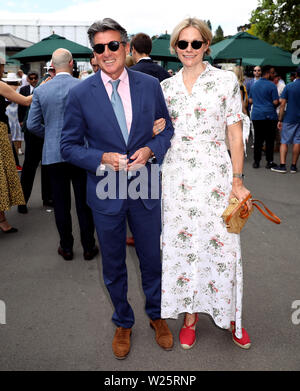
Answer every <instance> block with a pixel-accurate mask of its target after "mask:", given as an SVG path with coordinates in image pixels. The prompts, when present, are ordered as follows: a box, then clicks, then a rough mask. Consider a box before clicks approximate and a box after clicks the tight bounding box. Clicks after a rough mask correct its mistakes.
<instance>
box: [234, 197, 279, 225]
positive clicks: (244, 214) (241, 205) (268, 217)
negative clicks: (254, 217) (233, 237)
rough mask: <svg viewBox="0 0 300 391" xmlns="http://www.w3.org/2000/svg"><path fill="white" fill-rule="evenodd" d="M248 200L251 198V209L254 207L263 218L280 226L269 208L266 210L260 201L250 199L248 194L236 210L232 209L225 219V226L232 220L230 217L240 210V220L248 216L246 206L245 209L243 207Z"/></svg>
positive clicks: (276, 217) (277, 218)
mask: <svg viewBox="0 0 300 391" xmlns="http://www.w3.org/2000/svg"><path fill="white" fill-rule="evenodd" d="M250 198H251V201H252V206H253V207H254V206H255V207H256V208H257V209H258V210H259V211H260V213H261V214H262V215H263V216H264V217H266V218H267V219H268V220H270V221H272V222H273V223H275V224H280V223H281V220H280V218H279V217H278V216H276V215H275V214H274V213H273V212H272V211H271V210H270V209H269V208H267V207H266V205H265V204H264V203H263V202H262V201H260V200H257V199H252V195H251V194H248V196H247V197H246V198H244V199H243V200H242V201H241V202H240V203H239V204H238V205H237V206H236V208H234V209H233V211H232V212H231V213H230V215H228V216H227V218H226V223H227V224H228V223H229V221H230V219H231V218H232V216H233V215H234V214H235V213H236V212H237V211H238V210H239V209H241V208H242V211H241V214H240V217H241V218H246V217H248V216H249V210H248V208H247V206H246V207H245V206H244V205H245V203H246V202H247V201H248V200H249V199H250ZM257 202H259V203H260V204H262V206H263V207H264V208H265V210H266V211H267V213H268V214H267V213H266V212H265V211H264V210H263V209H262V208H261V207H260V206H259V205H257Z"/></svg>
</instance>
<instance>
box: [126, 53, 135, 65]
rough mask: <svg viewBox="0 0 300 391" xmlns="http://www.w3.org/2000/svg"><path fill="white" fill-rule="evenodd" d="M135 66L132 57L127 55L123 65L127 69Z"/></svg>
mask: <svg viewBox="0 0 300 391" xmlns="http://www.w3.org/2000/svg"><path fill="white" fill-rule="evenodd" d="M134 64H135V62H134V59H133V57H132V56H131V55H130V54H127V56H126V60H125V65H126V66H127V68H131V67H132V66H133V65H134Z"/></svg>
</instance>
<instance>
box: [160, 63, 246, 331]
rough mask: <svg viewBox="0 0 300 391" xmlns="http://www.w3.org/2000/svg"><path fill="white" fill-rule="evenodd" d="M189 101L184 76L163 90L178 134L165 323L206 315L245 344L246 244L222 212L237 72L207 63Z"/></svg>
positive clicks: (169, 176) (167, 233) (171, 163)
mask: <svg viewBox="0 0 300 391" xmlns="http://www.w3.org/2000/svg"><path fill="white" fill-rule="evenodd" d="M205 64H206V65H207V66H206V69H205V71H204V72H203V73H202V74H201V75H200V76H199V78H198V80H197V81H196V83H195V85H194V87H193V90H192V94H191V95H189V94H188V92H187V90H186V88H185V85H184V83H183V79H182V70H181V71H180V72H178V74H177V75H176V76H174V77H172V78H169V79H166V80H164V81H163V82H162V83H161V85H162V89H163V92H164V96H165V100H166V103H167V106H168V110H169V113H170V117H171V119H172V122H173V126H174V129H175V133H174V136H173V138H172V141H171V147H170V149H169V150H168V152H167V155H166V157H165V160H164V163H163V166H162V180H163V182H162V221H163V228H162V255H163V257H162V260H163V265H162V268H163V274H162V312H161V315H162V318H175V319H176V318H177V317H178V315H179V314H180V313H183V312H189V313H197V312H200V313H206V314H209V315H211V317H212V318H213V320H214V322H215V323H216V325H218V326H219V327H221V328H225V329H229V328H230V321H235V322H236V336H237V337H238V338H241V337H242V329H241V327H242V325H241V317H242V292H243V276H242V261H241V250H240V237H239V235H237V234H232V233H228V232H227V230H226V226H225V224H224V222H223V220H222V217H221V215H222V213H223V211H224V210H225V208H226V207H227V206H228V200H229V195H230V192H231V188H232V165H231V160H230V157H229V154H228V152H227V148H226V145H225V130H226V125H231V124H234V123H236V122H238V121H240V120H241V113H242V106H241V95H240V88H239V85H238V82H237V79H236V76H235V75H234V73H233V72H230V71H223V70H219V69H217V68H214V67H212V66H211V65H210V64H208V63H205Z"/></svg>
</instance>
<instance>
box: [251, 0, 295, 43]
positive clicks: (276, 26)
mask: <svg viewBox="0 0 300 391" xmlns="http://www.w3.org/2000/svg"><path fill="white" fill-rule="evenodd" d="M250 21H251V23H253V24H254V25H255V26H254V32H255V34H256V36H257V37H259V38H261V39H263V40H264V41H266V42H268V43H270V44H271V45H277V46H279V47H281V48H283V49H285V50H291V48H292V43H293V41H295V40H299V39H300V23H299V21H300V0H274V1H272V0H259V2H258V7H257V8H256V9H255V10H254V11H252V14H251V19H250Z"/></svg>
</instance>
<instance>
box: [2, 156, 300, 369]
mask: <svg viewBox="0 0 300 391" xmlns="http://www.w3.org/2000/svg"><path fill="white" fill-rule="evenodd" d="M250 155H251V156H249V157H248V158H247V159H246V165H245V174H246V179H245V183H246V186H247V187H248V188H249V189H250V190H251V191H252V193H253V195H254V196H255V197H257V198H259V199H261V200H263V201H264V202H266V204H267V205H268V206H269V208H270V209H271V210H273V211H274V212H275V213H276V214H278V216H280V217H281V218H282V224H281V225H280V226H277V225H275V224H272V223H270V222H268V221H267V220H266V219H264V218H263V217H262V216H261V215H260V214H259V213H258V212H257V211H255V212H254V215H253V216H252V217H251V219H250V221H249V222H248V223H247V226H246V228H245V230H244V231H243V232H242V251H243V263H244V301H243V318H244V326H245V327H246V328H247V331H248V332H249V334H250V336H251V339H252V342H253V345H252V347H251V349H250V350H249V351H243V350H242V349H240V348H238V347H237V346H236V345H234V344H233V343H232V340H231V335H230V333H229V332H228V331H224V330H221V329H219V328H217V327H216V326H214V324H213V322H212V321H211V319H210V318H209V317H208V316H206V315H201V316H200V321H199V323H198V326H197V344H196V346H195V347H194V348H193V349H191V350H190V351H183V350H182V349H181V348H180V346H179V342H178V333H179V330H180V327H181V323H182V320H181V319H180V320H178V321H174V320H171V321H169V325H170V328H171V330H172V331H173V333H174V336H175V341H176V343H175V347H174V349H173V351H171V352H165V351H162V350H161V349H160V348H159V347H158V346H157V345H156V343H155V341H154V333H153V330H152V329H151V328H150V327H149V324H148V319H147V316H146V315H145V312H144V309H143V306H144V297H143V293H142V289H141V281H140V274H139V269H138V261H137V257H136V254H135V250H134V249H133V248H128V257H127V263H128V269H129V287H130V288H129V300H130V302H131V303H132V306H133V308H134V310H135V315H136V324H135V326H134V329H133V335H132V350H131V352H130V355H129V357H128V358H127V359H126V360H123V361H118V360H116V359H115V358H114V357H113V355H112V351H111V342H112V338H113V335H114V326H113V324H112V323H111V320H110V319H111V315H112V305H111V303H110V300H109V298H108V295H107V293H106V290H105V288H104V285H103V282H102V277H101V259H100V256H98V257H97V259H96V260H93V261H91V262H86V261H84V260H83V257H82V250H81V247H80V245H79V239H78V237H79V235H78V226H77V221H76V220H75V218H74V231H75V232H74V234H75V249H74V250H75V259H74V261H73V262H65V261H64V260H62V258H61V257H60V256H58V255H57V252H56V251H57V247H58V236H57V233H56V228H55V224H54V216H53V212H52V211H50V212H48V211H47V210H46V209H43V208H42V206H41V201H40V188H39V175H38V176H37V180H36V182H35V188H34V193H33V195H32V198H31V200H30V205H29V206H30V211H29V213H28V215H19V214H18V213H17V211H16V208H14V209H13V210H11V211H10V212H9V213H8V217H9V221H10V223H11V224H12V225H14V226H16V227H18V228H19V233H17V234H14V235H11V236H10V235H9V236H5V235H3V234H1V233H0V300H2V301H4V302H5V304H6V324H0V341H1V342H0V343H1V354H0V370H9V371H16V370H21V371H23V370H66V371H70V370H80V371H81V370H88V371H92V370H100V371H104V370H105V371H115V370H118V371H136V370H138V371H139V370H140V371H164V370H166V371H182V370H189V371H202V370H208V371H211V370H221V371H222V370H226V371H227V370H229V371H231V370H238V371H239V370H263V371H266V370H284V371H285V370H299V369H300V349H299V347H300V324H299V325H296V324H293V322H292V313H293V311H295V309H294V310H293V309H292V303H293V302H294V301H295V300H300V291H299V280H300V256H299V238H300V237H299V232H300V231H299V228H300V220H299V216H300V173H297V174H290V173H287V174H286V175H282V174H277V173H273V172H270V171H269V170H266V169H265V168H264V167H263V168H260V169H258V170H254V169H253V168H252V166H251V163H252V151H250ZM275 157H276V159H277V161H278V159H279V157H278V154H276V156H275ZM289 159H290V154H289ZM289 162H290V160H289ZM0 305H1V302H0ZM2 307H3V303H2ZM294 317H295V319H296V321H297V320H299V322H300V313H299V314H298V316H297V314H295V315H294ZM0 320H1V317H0ZM2 321H3V319H2Z"/></svg>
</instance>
